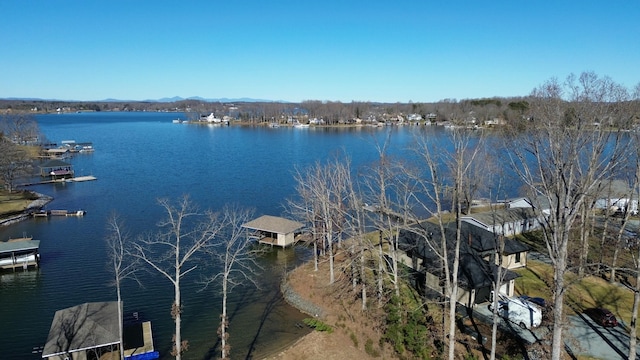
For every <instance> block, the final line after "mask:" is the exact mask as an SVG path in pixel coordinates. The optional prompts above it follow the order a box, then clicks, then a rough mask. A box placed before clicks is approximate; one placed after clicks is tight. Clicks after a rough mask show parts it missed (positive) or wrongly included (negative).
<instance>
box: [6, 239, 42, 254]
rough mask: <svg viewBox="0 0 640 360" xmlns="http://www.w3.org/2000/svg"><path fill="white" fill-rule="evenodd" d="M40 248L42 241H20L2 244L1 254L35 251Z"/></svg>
mask: <svg viewBox="0 0 640 360" xmlns="http://www.w3.org/2000/svg"><path fill="white" fill-rule="evenodd" d="M39 247H40V240H19V241H4V242H0V254H2V253H10V252H16V251H25V250H35V249H37V248H39Z"/></svg>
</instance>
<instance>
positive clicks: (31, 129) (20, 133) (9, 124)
mask: <svg viewBox="0 0 640 360" xmlns="http://www.w3.org/2000/svg"><path fill="white" fill-rule="evenodd" d="M0 133H1V134H4V136H5V137H6V138H7V139H9V140H10V141H11V142H13V143H15V144H18V145H28V144H34V145H35V144H36V143H37V142H38V140H39V136H40V130H39V128H38V122H37V121H36V119H35V116H34V115H33V114H26V113H15V114H4V115H1V116H0Z"/></svg>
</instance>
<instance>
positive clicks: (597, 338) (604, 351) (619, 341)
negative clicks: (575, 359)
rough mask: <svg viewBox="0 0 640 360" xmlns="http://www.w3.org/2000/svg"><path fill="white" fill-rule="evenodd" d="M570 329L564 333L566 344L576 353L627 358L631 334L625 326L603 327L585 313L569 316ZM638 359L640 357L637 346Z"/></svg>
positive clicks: (600, 357) (609, 357)
mask: <svg viewBox="0 0 640 360" xmlns="http://www.w3.org/2000/svg"><path fill="white" fill-rule="evenodd" d="M568 320H569V321H568V329H567V330H566V331H565V333H564V335H565V336H564V338H565V345H566V346H567V348H568V350H570V351H571V352H572V353H573V354H574V355H590V356H592V357H595V358H599V359H606V360H613V359H627V354H628V353H629V334H628V333H627V331H626V330H625V328H624V327H622V326H621V325H618V326H616V327H614V328H610V327H609V328H605V327H602V326H600V325H598V324H596V323H595V322H593V320H591V319H590V318H589V317H588V316H585V315H584V314H579V315H572V316H569V317H568ZM636 353H637V354H639V355H636V359H640V347H637V351H636Z"/></svg>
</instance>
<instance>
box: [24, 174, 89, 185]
mask: <svg viewBox="0 0 640 360" xmlns="http://www.w3.org/2000/svg"><path fill="white" fill-rule="evenodd" d="M93 180H98V179H97V178H96V177H95V176H77V177H73V178H67V179H55V180H43V181H37V182H32V183H27V184H20V185H19V186H33V185H42V184H56V183H68V182H84V181H93Z"/></svg>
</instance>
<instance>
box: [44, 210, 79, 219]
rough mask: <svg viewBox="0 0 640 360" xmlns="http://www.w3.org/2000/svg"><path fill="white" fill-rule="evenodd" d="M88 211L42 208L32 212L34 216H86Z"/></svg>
mask: <svg viewBox="0 0 640 360" xmlns="http://www.w3.org/2000/svg"><path fill="white" fill-rule="evenodd" d="M86 213H87V212H86V211H84V210H75V211H73V210H41V211H38V212H34V213H31V216H33V217H49V216H84V215H85V214H86Z"/></svg>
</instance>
